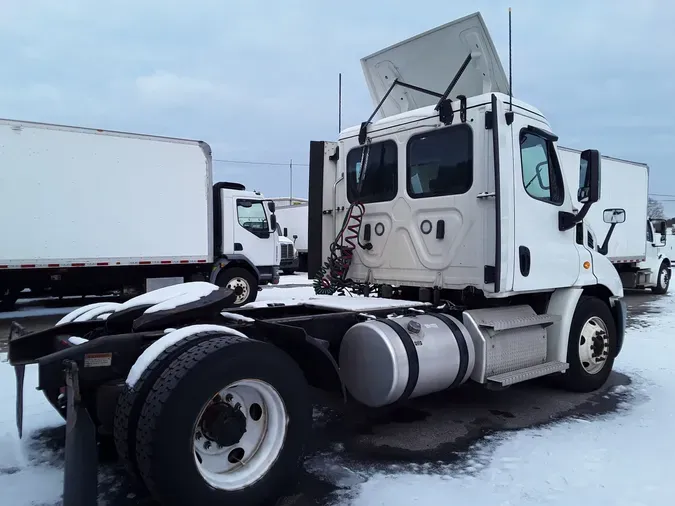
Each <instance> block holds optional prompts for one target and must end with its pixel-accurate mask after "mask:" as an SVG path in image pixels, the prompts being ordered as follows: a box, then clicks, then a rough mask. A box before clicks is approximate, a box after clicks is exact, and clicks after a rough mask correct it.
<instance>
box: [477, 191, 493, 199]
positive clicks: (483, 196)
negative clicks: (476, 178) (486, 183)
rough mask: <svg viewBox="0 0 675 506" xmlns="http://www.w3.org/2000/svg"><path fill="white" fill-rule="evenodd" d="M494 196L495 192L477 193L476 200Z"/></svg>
mask: <svg viewBox="0 0 675 506" xmlns="http://www.w3.org/2000/svg"><path fill="white" fill-rule="evenodd" d="M494 196H495V192H483V193H479V194H478V195H476V198H477V199H489V198H490V197H494Z"/></svg>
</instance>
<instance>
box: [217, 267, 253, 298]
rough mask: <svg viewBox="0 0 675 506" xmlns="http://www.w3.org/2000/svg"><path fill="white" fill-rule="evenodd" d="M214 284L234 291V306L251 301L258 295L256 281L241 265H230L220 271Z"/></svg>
mask: <svg viewBox="0 0 675 506" xmlns="http://www.w3.org/2000/svg"><path fill="white" fill-rule="evenodd" d="M216 285H218V286H220V287H222V288H229V289H230V290H232V291H233V292H234V293H235V295H236V296H237V297H236V299H235V300H234V303H233V306H234V307H240V306H243V305H244V304H248V303H249V302H253V301H255V299H256V297H257V296H258V281H257V280H256V279H255V277H254V276H253V274H251V273H250V272H249V271H248V270H247V269H244V268H243V267H230V268H227V269H225V270H223V271H221V272H220V273H219V274H218V277H217V278H216Z"/></svg>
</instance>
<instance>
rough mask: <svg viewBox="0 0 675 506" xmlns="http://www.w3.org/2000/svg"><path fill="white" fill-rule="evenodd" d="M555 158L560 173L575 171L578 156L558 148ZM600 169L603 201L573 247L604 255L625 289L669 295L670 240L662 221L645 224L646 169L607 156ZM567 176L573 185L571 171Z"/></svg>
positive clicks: (593, 208) (671, 257)
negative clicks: (561, 169) (577, 245)
mask: <svg viewBox="0 0 675 506" xmlns="http://www.w3.org/2000/svg"><path fill="white" fill-rule="evenodd" d="M559 152H560V159H561V163H562V165H563V167H569V168H572V167H578V166H579V157H580V154H581V152H580V151H578V150H574V149H570V148H562V147H561V148H560V149H559ZM602 166H603V176H602V181H601V195H602V196H601V197H600V200H599V201H598V202H597V204H596V205H595V206H593V207H592V208H591V209H590V210H589V212H588V214H587V215H586V219H585V221H586V223H587V224H588V227H587V229H586V230H585V231H582V230H578V232H579V236H578V237H577V241H584V242H585V243H586V244H587V246H588V247H590V248H594V249H596V250H597V251H599V252H600V253H602V254H603V255H605V256H606V257H607V259H608V260H610V262H612V265H614V267H615V268H616V270H617V272H618V273H619V275H620V276H621V282H622V284H623V287H624V288H628V289H646V288H649V289H651V291H652V292H653V293H656V294H665V293H667V291H668V286H669V285H670V275H671V261H672V260H673V236H672V235H671V234H666V232H667V227H666V221H665V220H662V219H649V218H648V214H647V206H648V200H649V167H648V166H647V165H646V164H644V163H637V162H632V161H628V160H621V159H618V158H611V157H608V156H603V157H602ZM566 174H567V175H568V176H569V177H568V183H570V184H571V182H572V179H571V178H572V176H573V171H571V170H567V171H566ZM577 205H579V207H580V204H579V203H577Z"/></svg>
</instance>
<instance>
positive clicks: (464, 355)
mask: <svg viewBox="0 0 675 506" xmlns="http://www.w3.org/2000/svg"><path fill="white" fill-rule="evenodd" d="M427 314H428V315H429V316H433V317H434V318H437V319H439V320H441V321H442V322H443V323H445V325H447V326H448V328H449V329H450V331H451V332H452V335H453V336H455V340H456V341H457V349H458V350H459V367H458V369H457V376H456V377H455V379H454V381H453V382H452V385H450V387H449V388H455V387H458V386H459V385H460V384H461V383H462V381H463V380H464V376H466V370H467V369H468V368H469V348H468V346H467V345H466V341H465V340H464V334H463V333H462V331H461V329H460V328H459V326H458V325H457V323H456V322H455V321H453V319H452V318H449V317H448V316H447V315H444V314H440V313H427Z"/></svg>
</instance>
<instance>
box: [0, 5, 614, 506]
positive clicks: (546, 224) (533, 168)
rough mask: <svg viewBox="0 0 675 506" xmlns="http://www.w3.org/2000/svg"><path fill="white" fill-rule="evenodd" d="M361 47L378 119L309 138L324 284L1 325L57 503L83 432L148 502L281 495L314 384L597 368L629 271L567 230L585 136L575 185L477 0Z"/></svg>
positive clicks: (91, 451)
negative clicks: (39, 415) (144, 491)
mask: <svg viewBox="0 0 675 506" xmlns="http://www.w3.org/2000/svg"><path fill="white" fill-rule="evenodd" d="M362 63H363V68H364V71H365V75H366V80H367V82H368V86H369V88H370V91H371V94H372V98H373V101H374V103H375V104H376V111H380V112H381V115H382V118H381V119H379V120H377V121H372V119H373V118H374V114H373V115H372V116H371V118H370V119H369V120H367V121H364V122H363V123H362V124H361V125H360V126H357V127H354V128H348V129H346V130H344V131H343V132H342V133H341V134H340V136H339V138H338V140H337V141H336V142H327V141H326V142H324V141H321V142H319V141H313V142H311V144H310V169H309V173H310V174H309V175H310V185H309V241H310V247H309V268H310V274H311V275H313V276H316V279H317V292H319V293H321V292H325V293H326V294H325V295H321V294H318V295H316V296H314V297H312V298H310V299H308V300H305V301H295V302H294V303H293V304H288V303H287V304H281V303H270V304H267V305H266V304H263V303H262V302H256V303H255V304H254V305H253V306H254V307H245V308H234V309H228V310H226V311H224V308H227V307H228V306H229V305H230V303H231V301H232V299H233V298H234V297H235V294H233V293H232V292H231V291H230V290H228V289H227V288H219V287H218V286H216V285H213V284H210V283H207V282H193V283H185V284H181V285H175V286H170V287H166V288H162V289H159V290H155V291H153V292H149V293H146V294H143V295H140V296H138V297H136V298H134V299H131V300H129V301H126V302H125V303H123V304H121V305H118V304H113V303H107V304H106V303H103V304H100V305H90V306H85V307H83V308H80V309H78V310H76V311H74V312H72V313H70V314H69V315H67V316H65V317H64V318H63V319H62V320H61V321H60V322H59V323H58V324H57V325H55V326H54V327H52V328H48V329H45V330H42V331H38V332H33V333H25V332H23V331H22V329H21V327H20V326H19V325H18V324H16V323H15V324H13V326H12V332H11V335H10V340H9V361H10V363H11V364H12V365H13V366H14V367H15V368H16V372H17V378H18V381H17V385H18V388H17V404H18V405H17V415H18V419H17V421H18V426H19V428H20V427H21V426H22V416H23V415H22V399H23V397H22V382H23V375H24V372H25V366H26V365H28V364H37V366H38V368H39V388H40V389H42V391H43V392H44V393H45V395H46V397H47V399H48V400H49V401H50V402H51V403H52V404H53V405H54V407H55V408H56V409H57V410H58V411H59V412H60V413H61V414H62V415H63V416H64V417H65V419H66V424H67V431H66V463H65V480H64V505H65V506H71V505H73V504H89V503H91V504H94V503H95V500H96V444H95V442H96V439H97V437H98V438H112V439H113V440H114V442H115V445H116V447H117V450H118V454H119V456H120V458H121V460H122V461H123V462H124V463H125V465H126V468H127V469H128V470H129V472H130V473H131V474H132V475H133V476H136V477H138V479H139V482H140V483H143V484H144V485H145V486H146V487H147V488H148V489H149V491H150V492H151V494H152V496H153V497H154V498H156V499H157V500H158V501H159V502H160V503H162V504H238V505H246V504H249V505H253V504H261V503H262V502H263V501H264V500H267V499H269V498H271V497H274V496H278V495H279V494H280V493H282V492H283V491H284V489H285V488H286V487H288V486H290V485H293V484H294V483H295V479H294V478H295V477H296V476H297V472H298V469H299V466H300V465H301V462H302V458H303V454H304V451H305V448H306V443H307V440H308V437H309V435H310V434H311V424H312V402H311V400H310V396H309V393H308V385H312V386H314V387H317V388H321V389H324V390H327V391H334V392H336V393H337V394H338V395H341V396H344V399H345V401H346V402H350V403H355V404H357V405H362V406H365V407H366V408H367V407H381V406H391V405H397V404H401V403H405V402H407V401H409V400H410V399H413V398H416V397H419V396H423V395H426V394H430V393H433V392H438V391H441V390H445V389H448V388H458V387H461V386H462V385H463V384H464V383H466V382H468V381H472V382H477V383H479V384H482V385H484V386H485V387H489V388H504V387H508V386H510V385H513V384H516V383H519V382H523V381H526V380H530V379H533V378H537V377H541V376H545V375H552V376H553V377H554V378H555V380H556V381H557V382H558V383H559V384H560V385H561V386H562V387H563V388H566V389H568V390H571V391H577V392H585V391H592V390H595V389H598V388H600V387H601V386H602V385H603V384H604V383H605V382H606V380H607V378H608V376H609V374H610V371H611V370H612V366H613V363H614V360H615V358H616V356H617V355H618V354H619V352H620V351H621V347H622V343H623V339H624V329H625V321H626V306H625V303H624V302H623V299H622V296H623V288H622V285H621V280H620V278H619V274H618V273H617V271H616V269H615V268H614V267H613V266H612V264H611V262H610V261H609V260H608V259H607V258H606V256H604V255H602V254H600V253H599V252H598V251H596V250H595V249H594V248H591V247H589V246H588V245H587V244H585V243H579V242H577V241H576V237H577V230H578V227H580V226H581V227H586V226H587V222H586V221H585V218H584V217H585V216H586V215H587V213H588V211H589V209H592V208H593V206H595V205H596V203H597V202H598V200H599V199H600V196H601V195H600V184H599V183H600V173H601V157H600V156H599V153H598V152H597V151H594V150H588V151H584V152H583V153H581V157H580V158H581V163H580V165H581V166H583V167H584V171H583V174H584V177H583V178H582V180H581V184H578V183H574V184H570V183H569V178H567V177H565V176H566V175H565V172H566V171H573V172H574V178H572V179H574V180H576V181H578V180H579V179H578V177H579V174H580V172H581V171H580V168H579V167H577V168H572V167H568V166H563V165H562V164H561V163H560V154H559V150H558V148H557V137H556V135H555V134H554V133H553V129H552V127H551V125H549V123H548V121H547V119H546V117H545V116H544V114H543V113H542V112H540V111H539V110H538V109H537V108H535V107H534V106H533V105H530V104H527V103H525V102H523V101H520V100H516V99H513V98H512V97H510V96H509V94H508V93H509V85H508V82H507V79H506V75H505V73H504V71H503V69H502V66H501V63H500V61H499V58H498V56H497V52H496V50H495V48H494V46H493V43H492V41H491V38H490V36H489V34H488V32H487V29H486V27H485V25H484V22H483V19H482V17H481V16H480V14H474V15H470V16H468V17H465V18H462V19H460V20H457V21H455V22H452V23H450V24H447V25H444V26H442V27H440V28H437V29H435V30H432V31H430V32H427V33H425V34H422V35H420V36H418V37H415V38H413V39H410V40H407V41H404V42H402V43H399V44H397V45H395V46H392V47H390V48H387V49H385V50H383V51H381V52H379V53H376V54H374V55H372V56H370V57H367V58H364V59H363V60H362ZM537 174H539V175H540V176H541V179H540V178H539V177H537ZM531 180H534V181H535V182H534V183H532V184H531V185H530V184H529V182H530V181H531ZM577 195H578V196H579V200H580V201H581V202H582V206H581V209H577V208H576V204H575V202H576V196H577ZM533 231H534V232H533ZM336 291H345V292H350V293H351V294H352V295H354V296H353V297H339V296H337V295H335V292H336ZM359 293H360V294H367V295H369V296H367V297H363V296H357V295H358V294H359ZM331 294H332V295H331ZM73 336H75V338H73ZM86 501H89V503H88V502H86Z"/></svg>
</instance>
